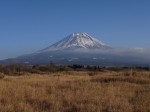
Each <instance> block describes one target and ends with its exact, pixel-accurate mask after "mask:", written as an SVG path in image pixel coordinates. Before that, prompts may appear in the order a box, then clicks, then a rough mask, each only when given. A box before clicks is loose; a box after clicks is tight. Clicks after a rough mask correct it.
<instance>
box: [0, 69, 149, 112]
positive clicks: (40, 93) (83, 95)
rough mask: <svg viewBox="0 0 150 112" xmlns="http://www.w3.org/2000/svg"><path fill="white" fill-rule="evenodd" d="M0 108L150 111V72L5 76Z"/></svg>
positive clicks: (21, 111) (0, 111)
mask: <svg viewBox="0 0 150 112" xmlns="http://www.w3.org/2000/svg"><path fill="white" fill-rule="evenodd" d="M0 112H150V73H149V72H142V71H141V72H134V73H133V72H132V73H131V72H130V71H126V72H112V71H105V72H94V73H93V72H90V73H89V72H60V73H51V74H47V75H37V74H25V75H24V76H5V78H3V79H0Z"/></svg>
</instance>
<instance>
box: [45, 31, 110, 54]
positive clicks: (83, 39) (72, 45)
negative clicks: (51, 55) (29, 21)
mask: <svg viewBox="0 0 150 112" xmlns="http://www.w3.org/2000/svg"><path fill="white" fill-rule="evenodd" d="M80 48H82V49H100V50H102V49H112V48H111V47H110V46H108V45H106V44H105V43H103V42H101V41H99V40H97V39H95V38H94V37H92V36H90V35H88V34H87V33H83V32H77V33H72V34H70V35H68V36H67V37H65V38H64V39H62V40H60V41H59V42H57V43H55V44H53V45H51V46H50V47H47V48H45V49H43V50H42V52H45V51H52V50H64V49H80Z"/></svg>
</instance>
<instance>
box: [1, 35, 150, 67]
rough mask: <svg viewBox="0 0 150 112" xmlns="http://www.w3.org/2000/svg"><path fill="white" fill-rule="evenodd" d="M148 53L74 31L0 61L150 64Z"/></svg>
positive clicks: (8, 62) (105, 64)
mask: <svg viewBox="0 0 150 112" xmlns="http://www.w3.org/2000/svg"><path fill="white" fill-rule="evenodd" d="M149 57H150V53H149V52H147V51H144V50H141V49H140V52H139V49H138V50H137V49H136V50H120V49H115V48H112V47H110V46H108V45H107V44H105V43H103V42H101V41H99V40H97V39H96V38H93V37H91V36H90V35H88V34H87V33H82V32H78V33H73V34H70V35H69V36H67V37H65V38H64V39H62V40H60V41H58V42H57V43H55V44H53V45H51V46H49V47H47V48H45V49H43V50H40V51H38V52H35V53H32V54H27V55H22V56H19V57H17V58H13V59H7V60H1V61H0V64H11V63H28V64H31V65H33V64H49V63H50V62H53V63H55V64H69V65H70V64H82V65H99V66H133V65H134V66H150V58H149Z"/></svg>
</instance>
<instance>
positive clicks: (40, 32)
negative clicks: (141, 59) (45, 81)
mask: <svg viewBox="0 0 150 112" xmlns="http://www.w3.org/2000/svg"><path fill="white" fill-rule="evenodd" d="M73 32H87V33H88V34H90V35H92V36H94V37H96V38H97V39H99V40H101V41H103V42H104V43H107V44H108V45H110V46H112V47H114V48H135V47H140V48H150V0H0V59H5V58H10V57H16V56H19V55H22V54H26V53H32V52H35V51H37V50H40V49H43V48H45V47H47V46H50V45H51V44H52V43H54V42H57V41H58V40H60V39H62V38H64V37H65V36H67V35H68V34H70V33H73Z"/></svg>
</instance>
